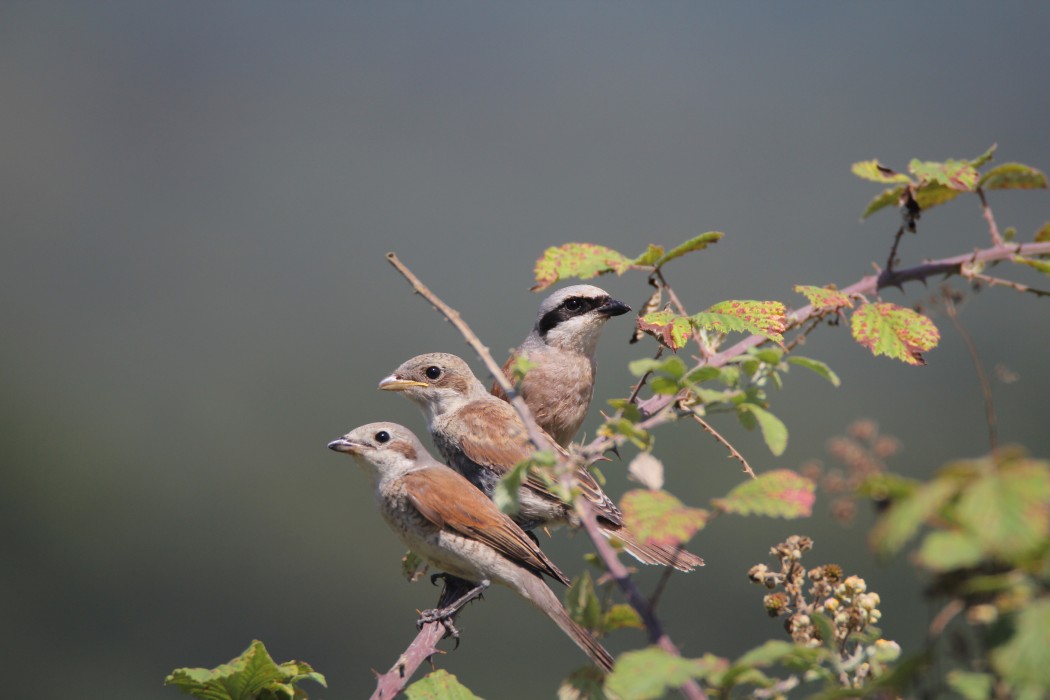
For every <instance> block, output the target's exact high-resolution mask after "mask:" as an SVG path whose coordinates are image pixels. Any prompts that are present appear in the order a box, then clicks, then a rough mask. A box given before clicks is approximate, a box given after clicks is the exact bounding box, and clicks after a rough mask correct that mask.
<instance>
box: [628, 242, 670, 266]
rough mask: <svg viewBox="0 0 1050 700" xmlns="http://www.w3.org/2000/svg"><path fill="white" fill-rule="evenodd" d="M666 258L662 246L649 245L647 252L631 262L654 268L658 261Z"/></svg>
mask: <svg viewBox="0 0 1050 700" xmlns="http://www.w3.org/2000/svg"><path fill="white" fill-rule="evenodd" d="M663 256H664V247H663V246H662V245H653V244H652V243H650V244H649V247H648V248H646V250H645V252H644V253H642V254H641V255H639V256H638V257H637V258H635V259H634V260H632V261H631V263H632V264H634V265H646V266H652V265H653V264H654V263H655V262H656V261H657V260H659V259H660V258H662V257H663Z"/></svg>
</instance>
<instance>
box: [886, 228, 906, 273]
mask: <svg viewBox="0 0 1050 700" xmlns="http://www.w3.org/2000/svg"><path fill="white" fill-rule="evenodd" d="M902 238H904V226H901V227H900V228H899V229H897V235H896V236H894V237H893V246H892V247H890V257H888V258H887V259H886V269H887V270H892V269H893V266H894V265H896V264H897V247H898V246H900V244H901V239H902Z"/></svg>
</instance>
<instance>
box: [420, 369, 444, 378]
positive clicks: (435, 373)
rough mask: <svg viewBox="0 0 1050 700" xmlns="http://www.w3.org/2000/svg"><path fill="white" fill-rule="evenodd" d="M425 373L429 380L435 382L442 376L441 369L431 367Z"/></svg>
mask: <svg viewBox="0 0 1050 700" xmlns="http://www.w3.org/2000/svg"><path fill="white" fill-rule="evenodd" d="M423 373H424V374H426V375H427V379H430V380H434V379H437V378H438V377H440V376H441V368H440V367H434V366H430V367H427V368H426V369H425V370H424V372H423Z"/></svg>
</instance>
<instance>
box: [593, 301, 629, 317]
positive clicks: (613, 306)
mask: <svg viewBox="0 0 1050 700" xmlns="http://www.w3.org/2000/svg"><path fill="white" fill-rule="evenodd" d="M630 310H631V307H630V306H628V305H627V304H625V303H623V302H622V301H617V300H616V299H610V300H609V301H607V302H605V303H604V304H602V305H601V306H599V307H598V313H603V314H605V315H606V316H620V315H621V314H625V313H627V312H628V311H630Z"/></svg>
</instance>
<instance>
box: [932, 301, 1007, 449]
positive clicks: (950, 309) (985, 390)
mask: <svg viewBox="0 0 1050 700" xmlns="http://www.w3.org/2000/svg"><path fill="white" fill-rule="evenodd" d="M943 296H944V310H945V312H946V313H947V314H948V318H950V319H951V321H952V325H954V326H955V330H957V331H959V335H961V336H962V339H963V342H964V343H966V350H967V351H968V352H969V353H970V359H971V360H972V361H973V366H974V368H975V369H976V370H977V381H979V382H980V384H981V396H982V397H983V398H984V417H985V422H987V424H988V443H989V446H990V447H991V449H992V451H995V449H996V448H997V447H998V446H999V427H998V422H997V421H996V419H995V404H994V403H993V402H992V385H991V383H990V382H989V381H988V374H987V373H986V372H985V371H984V366H983V365H982V364H981V358H980V356H978V354H977V346H976V345H975V344H974V342H973V338H971V337H970V334H969V333H968V332H967V330H966V329H965V328H964V327H963V325H962V323H960V322H959V312H958V311H957V310H956V308H955V301H954V300H953V299H952V293H951V292H950V291H949V290H944V295H943Z"/></svg>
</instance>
